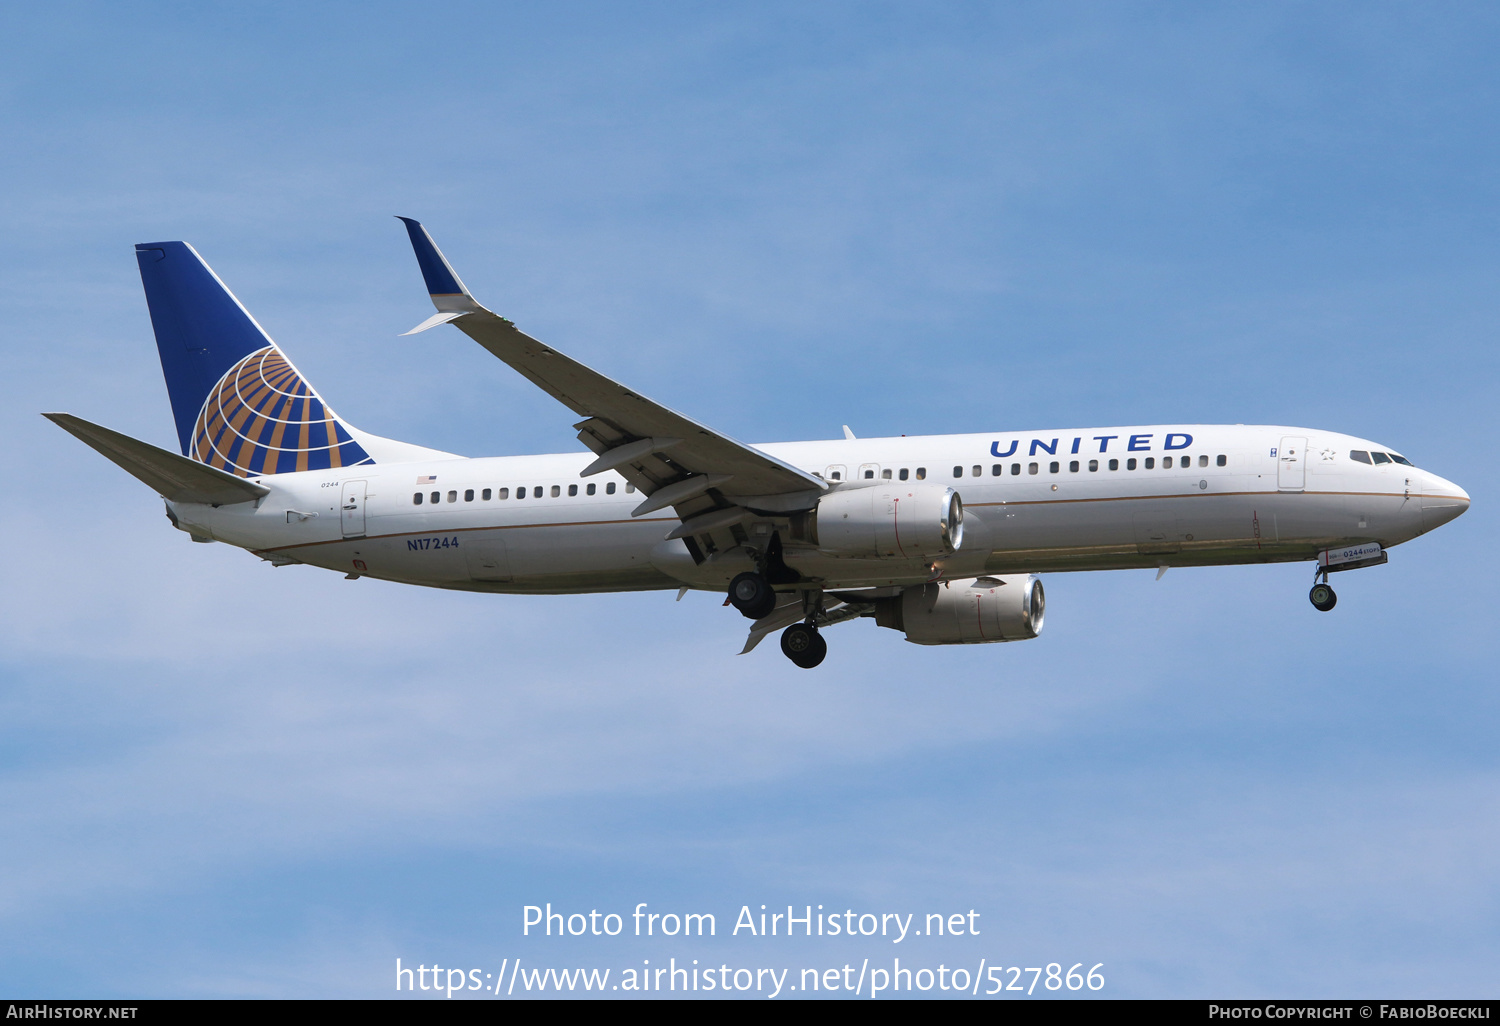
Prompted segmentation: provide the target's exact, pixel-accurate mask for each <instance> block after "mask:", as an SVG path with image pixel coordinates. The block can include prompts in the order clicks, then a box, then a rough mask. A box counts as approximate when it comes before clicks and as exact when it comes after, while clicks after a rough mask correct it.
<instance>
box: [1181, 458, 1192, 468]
mask: <svg viewBox="0 0 1500 1026" xmlns="http://www.w3.org/2000/svg"><path fill="white" fill-rule="evenodd" d="M1182 469H1183V470H1192V469H1193V458H1192V457H1191V456H1184V457H1183V458H1182Z"/></svg>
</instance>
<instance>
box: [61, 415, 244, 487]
mask: <svg viewBox="0 0 1500 1026" xmlns="http://www.w3.org/2000/svg"><path fill="white" fill-rule="evenodd" d="M42 416H44V417H46V418H47V419H48V420H50V421H52V423H54V424H56V425H57V426H58V427H60V428H62V429H63V430H64V431H66V432H68V434H70V435H72V436H73V437H74V438H77V439H78V440H79V441H81V442H83V443H84V444H85V445H87V446H89V447H90V448H92V449H95V450H97V451H98V452H99V453H101V454H103V455H104V456H105V457H107V458H108V459H110V460H111V461H113V462H114V463H116V464H118V465H119V466H120V467H121V468H123V469H124V470H125V471H126V472H127V473H129V474H131V475H133V476H134V477H135V478H136V479H137V480H139V481H141V482H143V483H145V484H146V485H148V486H149V487H151V488H154V489H155V490H156V491H157V493H158V494H160V495H161V496H162V497H163V498H166V499H170V500H171V501H173V502H204V503H211V504H212V505H215V506H228V505H232V504H233V503H236V502H250V501H252V500H254V499H259V498H260V497H261V496H263V495H269V494H271V489H269V488H267V487H266V486H265V485H261V484H256V483H255V482H253V481H246V480H245V479H244V478H241V477H235V476H234V475H233V474H229V473H226V472H224V471H222V470H217V469H215V468H214V467H210V466H206V465H205V464H202V463H197V462H195V461H193V460H190V459H188V458H187V457H186V456H179V455H177V454H176V453H175V452H168V451H167V450H166V449H159V448H157V447H156V446H154V445H152V444H150V443H149V442H142V441H141V440H140V439H138V438H131V437H130V436H129V435H122V434H120V433H119V432H118V431H111V430H110V429H109V428H106V427H100V426H99V425H98V424H91V423H89V422H88V421H86V420H84V419H83V418H81V417H75V416H73V415H72V414H70V413H44V414H42Z"/></svg>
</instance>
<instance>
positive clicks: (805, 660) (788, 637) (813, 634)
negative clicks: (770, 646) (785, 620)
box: [781, 623, 828, 670]
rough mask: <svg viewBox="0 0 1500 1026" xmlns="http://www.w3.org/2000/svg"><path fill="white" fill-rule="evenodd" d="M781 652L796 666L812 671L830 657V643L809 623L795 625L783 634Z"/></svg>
mask: <svg viewBox="0 0 1500 1026" xmlns="http://www.w3.org/2000/svg"><path fill="white" fill-rule="evenodd" d="M781 651H782V653H783V654H784V655H785V656H786V657H787V658H788V659H790V660H791V661H792V662H793V663H795V664H796V665H798V666H800V667H802V669H804V670H811V669H812V668H813V667H814V666H817V665H818V664H819V663H821V662H822V661H823V658H824V657H825V656H827V655H828V642H826V641H824V640H823V635H822V634H820V633H818V629H817V628H816V627H814V626H813V625H812V624H809V623H794V624H792V625H791V626H790V627H788V628H787V629H786V630H784V631H782V632H781Z"/></svg>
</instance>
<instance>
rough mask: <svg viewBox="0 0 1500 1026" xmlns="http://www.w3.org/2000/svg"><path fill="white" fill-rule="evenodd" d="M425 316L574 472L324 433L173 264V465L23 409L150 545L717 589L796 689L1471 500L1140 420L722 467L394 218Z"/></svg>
mask: <svg viewBox="0 0 1500 1026" xmlns="http://www.w3.org/2000/svg"><path fill="white" fill-rule="evenodd" d="M400 220H401V221H402V222H403V223H404V225H405V227H406V230H407V234H408V237H409V239H410V241H411V244H412V247H413V250H414V251H415V254H416V258H417V264H418V267H419V269H420V270H421V273H422V277H423V280H424V282H425V284H426V287H427V292H428V295H429V297H430V298H431V301H432V304H433V306H434V308H435V310H436V313H434V314H433V315H432V316H431V317H428V318H427V319H426V320H424V321H422V322H421V323H420V324H418V325H417V326H416V327H415V328H413V329H411V331H408V332H406V333H405V334H407V335H414V334H417V333H419V332H424V331H427V330H429V329H431V328H435V327H437V326H439V325H443V324H452V325H454V326H456V327H457V328H459V329H460V330H461V331H463V332H464V333H465V334H467V335H468V336H469V337H470V338H472V339H473V340H474V341H475V342H477V343H479V344H480V345H481V346H483V347H484V348H485V349H487V350H488V351H489V352H491V353H493V354H494V355H495V356H497V357H499V358H500V359H501V360H502V361H504V362H505V363H507V364H509V365H510V366H511V367H512V368H514V369H515V370H517V371H519V372H520V373H521V374H522V375H523V376H524V377H526V378H527V379H529V380H530V381H531V382H533V383H534V384H536V385H537V386H538V387H540V388H541V389H542V390H543V391H545V392H546V393H547V394H549V395H551V396H552V397H553V398H555V399H557V400H558V401H559V402H561V403H562V404H563V405H564V406H566V407H567V408H568V409H569V410H571V411H572V413H573V414H574V415H575V416H577V417H578V418H580V419H579V420H578V422H577V423H575V424H574V425H573V427H574V429H575V430H576V431H577V432H578V439H579V441H580V442H582V443H583V446H584V447H585V448H586V449H587V450H589V451H587V452H580V453H561V454H554V455H541V456H498V457H488V458H476V459H468V458H464V457H462V456H459V455H456V454H454V453H449V452H443V451H440V450H437V449H430V448H425V447H422V446H419V445H413V444H409V443H406V442H399V441H395V440H392V439H389V438H382V437H380V436H377V435H372V434H368V433H367V432H364V431H361V430H359V429H357V428H355V427H354V426H353V425H351V424H349V423H348V422H347V421H345V420H344V419H342V418H341V417H339V416H338V415H337V414H336V413H334V411H333V410H332V408H330V407H329V406H328V404H327V403H326V402H325V401H324V399H323V397H322V396H321V395H320V394H319V393H318V392H317V391H316V390H315V389H314V388H313V387H312V385H311V384H310V383H309V382H308V381H307V379H306V378H305V377H304V376H303V375H302V374H301V373H300V372H299V371H298V370H297V369H296V367H295V366H293V364H292V363H291V361H290V360H288V359H287V357H286V355H285V354H284V353H282V351H281V350H280V348H278V347H277V345H276V343H275V342H273V341H272V340H271V338H270V336H269V335H267V334H266V332H265V331H264V330H263V329H262V328H261V326H260V325H259V324H258V323H257V322H256V320H255V318H254V317H252V316H251V315H250V313H249V312H248V311H247V310H246V309H245V307H244V306H243V305H242V304H241V303H240V301H239V300H238V299H236V298H235V296H234V294H233V293H232V292H230V290H229V288H228V287H227V286H226V285H225V284H224V283H223V281H221V280H220V279H219V277H218V275H216V274H215V273H214V272H213V270H212V269H210V268H209V266H208V264H207V263H205V262H204V261H203V259H202V258H201V257H200V256H199V255H198V253H197V251H196V250H195V249H193V247H192V246H190V245H188V244H187V243H185V242H151V243H143V244H141V245H138V246H136V247H135V252H136V260H137V262H138V264H139V265H140V272H141V281H142V283H143V285H144V287H145V292H146V301H147V305H148V307H149V308H150V313H151V323H152V327H153V329H154V331H155V334H156V343H157V350H158V353H159V355H160V357H161V364H162V371H163V374H164V375H165V377H166V383H167V391H168V394H169V398H170V400H171V406H172V414H173V417H174V419H175V421H176V426H177V436H178V442H179V447H180V450H181V453H180V454H179V453H176V452H171V451H169V450H166V449H162V448H159V447H157V446H154V445H151V444H149V443H147V442H143V441H140V440H138V439H135V438H132V437H130V436H128V435H123V434H120V433H119V432H116V431H112V430H110V429H108V428H104V427H101V426H99V425H97V424H93V423H90V422H89V421H86V420H83V419H82V418H79V417H75V416H72V415H70V414H66V413H47V414H44V416H46V417H48V418H49V419H51V420H52V421H53V422H54V423H56V424H57V425H58V426H60V427H62V428H63V429H64V430H66V431H69V432H70V433H72V434H73V435H75V436H76V437H77V438H79V439H80V440H82V441H83V442H85V443H86V444H88V445H89V446H92V447H93V448H94V449H96V450H97V451H99V452H100V453H102V454H103V455H104V456H106V457H107V458H109V459H110V460H112V461H114V462H115V463H116V464H118V465H119V466H120V467H122V468H123V469H125V470H126V471H127V472H129V473H130V474H132V475H134V476H135V477H136V478H138V479H139V480H141V481H142V482H144V483H145V484H146V485H147V486H149V487H150V488H152V489H154V490H155V491H156V492H157V493H158V494H159V495H160V496H161V497H162V499H163V500H164V501H165V503H166V513H167V517H168V519H169V520H170V521H171V523H172V525H173V526H174V527H176V528H177V529H178V530H181V531H184V532H186V533H187V534H188V535H190V536H191V538H192V540H193V541H195V542H225V543H227V544H230V545H236V546H239V547H240V548H244V549H247V550H249V551H250V552H252V553H254V554H255V555H257V556H260V557H261V558H262V559H265V560H267V561H269V562H270V563H272V564H273V565H275V566H286V565H289V564H307V565H309V566H316V567H322V568H324V569H328V570H335V571H339V572H342V573H344V575H345V576H346V577H347V578H349V579H350V580H357V579H360V578H364V577H371V578H376V579H379V580H386V581H396V582H400V583H405V584H418V585H425V586H428V587H436V588H450V589H457V590H461V591H477V592H497V593H510V594H581V593H588V592H614V591H652V590H666V589H672V588H676V589H677V590H678V592H677V598H678V600H679V601H680V600H681V598H682V597H683V596H684V595H685V594H687V593H688V592H689V591H691V590H700V591H712V592H717V593H721V594H725V595H726V598H725V603H724V604H725V605H726V606H733V607H734V608H735V609H736V610H737V611H738V612H739V613H740V614H742V615H743V616H744V617H746V618H747V619H749V620H750V621H751V623H750V625H749V635H748V638H747V639H746V642H745V645H744V648H743V650H742V653H741V654H744V653H747V652H750V651H751V650H752V649H754V648H755V647H756V645H757V644H758V643H759V642H760V641H761V640H763V639H764V638H765V637H767V636H768V635H770V634H771V633H773V632H776V631H780V632H781V648H782V652H783V653H784V654H785V655H786V656H787V657H788V658H789V659H790V660H791V661H792V662H793V663H794V664H795V665H796V666H799V667H803V668H812V667H815V666H817V665H819V664H820V663H821V662H822V661H823V659H824V656H825V655H826V654H827V651H828V646H827V642H826V640H825V639H824V636H823V632H824V631H825V630H826V629H828V628H829V627H832V626H833V625H835V624H838V623H842V622H844V621H847V620H854V619H858V618H866V617H867V618H871V619H873V620H874V621H875V623H876V625H877V626H879V627H886V628H891V629H894V630H897V631H900V632H902V633H903V634H904V635H905V637H906V640H907V641H910V642H914V643H916V644H919V645H952V644H983V643H994V642H1008V641H1022V640H1027V639H1031V638H1035V637H1037V636H1038V635H1039V634H1040V633H1041V630H1042V624H1043V618H1044V611H1045V606H1046V599H1045V593H1044V591H1043V588H1042V583H1041V580H1040V578H1039V577H1038V574H1040V573H1043V572H1046V571H1079V570H1109V569H1128V568H1145V569H1152V568H1154V569H1156V570H1157V577H1158V579H1160V577H1161V575H1162V574H1164V573H1165V572H1166V570H1167V568H1168V567H1174V566H1175V567H1186V566H1218V565H1228V564H1246V563H1272V562H1288V561H1312V562H1313V564H1314V567H1313V571H1314V577H1313V582H1314V583H1313V587H1312V590H1311V592H1310V593H1309V598H1310V600H1311V602H1312V604H1313V606H1314V607H1315V608H1317V609H1319V610H1322V611H1325V612H1326V611H1328V610H1331V609H1332V608H1333V607H1334V604H1335V602H1336V601H1337V596H1336V595H1335V593H1334V591H1333V589H1332V588H1331V587H1330V586H1329V584H1328V577H1329V574H1331V573H1334V572H1339V571H1345V570H1353V569H1359V568H1363V567H1370V566H1375V565H1379V564H1382V563H1385V562H1386V561H1387V559H1388V555H1387V550H1389V549H1390V548H1391V547H1393V546H1395V545H1399V544H1401V543H1402V542H1406V541H1410V540H1411V539H1413V538H1415V537H1417V536H1418V535H1421V534H1425V533H1426V532H1428V531H1431V530H1433V529H1434V528H1437V527H1440V526H1442V525H1443V524H1446V523H1448V522H1449V521H1450V520H1453V519H1454V518H1456V517H1458V516H1459V515H1460V514H1462V513H1463V512H1464V511H1465V510H1466V509H1468V506H1469V496H1468V494H1467V493H1466V492H1465V491H1464V490H1463V489H1462V488H1460V487H1458V486H1457V485H1455V484H1453V483H1452V482H1449V481H1446V480H1444V479H1443V478H1441V477H1438V476H1437V475H1436V474H1433V473H1431V472H1429V471H1426V470H1421V469H1418V468H1417V467H1416V466H1414V465H1413V464H1412V463H1411V461H1410V460H1408V459H1407V458H1406V457H1405V456H1403V455H1401V454H1400V453H1398V452H1396V451H1395V450H1393V449H1392V448H1391V447H1390V446H1388V445H1384V444H1381V443H1378V442H1373V441H1368V440H1366V439H1362V438H1356V437H1352V436H1350V435H1345V434H1339V433H1336V432H1331V431H1323V430H1315V429H1311V428H1301V427H1283V426H1264V425H1254V426H1252V425H1242V424H1235V425H1205V424H1147V425H1138V426H1126V427H1109V428H1078V429H1071V428H1069V429H1048V430H1042V431H1020V432H1016V431H1002V432H987V433H980V434H958V435H931V436H913V437H905V436H902V437H899V438H857V437H855V435H854V433H853V432H852V431H850V430H849V428H848V427H847V426H845V427H844V437H843V438H840V439H835V440H828V441H806V442H781V443H774V444H757V445H747V444H745V443H743V442H739V441H736V440H734V439H733V438H730V437H729V436H728V435H725V434H723V433H721V432H719V431H716V430H714V429H713V428H710V427H708V426H706V425H704V424H701V423H699V422H697V421H695V420H692V419H690V418H688V417H686V416H684V415H682V414H680V413H677V412H675V411H673V410H671V409H668V408H667V407H665V406H662V405H661V404H659V403H657V402H654V401H653V400H651V399H648V398H646V397H645V396H643V395H642V394H641V393H639V392H637V391H635V390H634V389H632V388H629V387H627V386H625V385H623V384H621V383H619V382H617V381H614V380H612V379H611V378H609V377H606V376H605V375H603V374H601V373H599V372H598V371H595V370H593V369H591V368H589V367H586V366H584V365H583V364H582V363H579V362H578V361H576V360H574V359H572V358H570V357H568V356H567V355H565V354H564V353H562V352H561V351H559V350H557V349H555V348H553V347H552V346H550V345H547V344H545V343H542V342H539V341H537V340H536V339H534V338H532V337H530V336H528V335H526V334H524V333H523V332H522V331H520V329H518V328H517V327H516V326H515V324H514V323H512V322H511V321H510V320H508V319H506V318H505V317H503V316H500V315H499V314H496V313H493V312H492V311H490V310H488V309H486V308H485V307H484V306H481V305H480V304H479V302H478V301H477V300H475V299H474V297H473V295H472V294H471V293H470V292H469V290H468V288H467V287H465V285H464V283H463V281H462V280H461V279H460V278H459V276H458V274H457V273H456V272H455V271H454V270H453V267H452V265H451V264H450V263H449V262H448V260H447V258H446V257H445V256H444V255H443V254H442V252H441V251H440V250H439V249H438V247H437V244H436V242H434V241H433V238H432V236H431V235H430V234H429V233H428V231H427V229H426V228H424V227H423V226H422V225H421V224H420V223H419V222H417V221H415V220H412V219H410V218H401V219H400Z"/></svg>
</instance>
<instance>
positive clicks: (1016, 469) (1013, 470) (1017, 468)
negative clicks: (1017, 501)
mask: <svg viewBox="0 0 1500 1026" xmlns="http://www.w3.org/2000/svg"><path fill="white" fill-rule="evenodd" d="M1020 473H1021V465H1020V464H1019V463H1012V464H1011V465H1010V476H1011V477H1015V476H1017V475H1018V474H1020Z"/></svg>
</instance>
